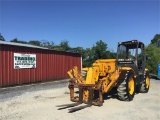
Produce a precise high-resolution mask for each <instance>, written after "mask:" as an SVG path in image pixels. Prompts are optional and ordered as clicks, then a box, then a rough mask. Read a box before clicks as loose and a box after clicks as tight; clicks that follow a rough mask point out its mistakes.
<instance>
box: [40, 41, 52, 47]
mask: <svg viewBox="0 0 160 120" xmlns="http://www.w3.org/2000/svg"><path fill="white" fill-rule="evenodd" d="M41 46H42V47H46V48H49V49H54V47H55V45H54V42H53V41H50V42H49V41H43V42H41Z"/></svg>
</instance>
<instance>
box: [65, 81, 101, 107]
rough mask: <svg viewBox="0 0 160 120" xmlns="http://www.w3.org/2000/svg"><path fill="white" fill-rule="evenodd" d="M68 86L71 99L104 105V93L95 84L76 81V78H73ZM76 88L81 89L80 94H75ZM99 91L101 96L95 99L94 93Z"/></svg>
mask: <svg viewBox="0 0 160 120" xmlns="http://www.w3.org/2000/svg"><path fill="white" fill-rule="evenodd" d="M68 88H69V90H70V100H71V101H73V102H78V103H85V104H88V105H89V106H91V105H96V106H102V104H103V95H102V90H101V88H100V87H97V86H96V85H95V84H83V83H76V82H75V80H73V79H71V80H70V81H69V85H68ZM74 88H78V89H79V96H74V93H75V91H74ZM95 91H99V92H98V93H99V98H98V99H95V96H94V93H95Z"/></svg>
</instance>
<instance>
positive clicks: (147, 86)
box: [146, 76, 149, 89]
mask: <svg viewBox="0 0 160 120" xmlns="http://www.w3.org/2000/svg"><path fill="white" fill-rule="evenodd" d="M146 88H147V89H148V88H149V77H148V76H147V77H146Z"/></svg>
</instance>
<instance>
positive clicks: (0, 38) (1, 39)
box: [0, 33, 5, 41]
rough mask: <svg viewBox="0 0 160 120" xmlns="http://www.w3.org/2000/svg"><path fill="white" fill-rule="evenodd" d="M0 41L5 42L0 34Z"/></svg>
mask: <svg viewBox="0 0 160 120" xmlns="http://www.w3.org/2000/svg"><path fill="white" fill-rule="evenodd" d="M0 41H5V39H4V37H3V36H2V35H1V33H0Z"/></svg>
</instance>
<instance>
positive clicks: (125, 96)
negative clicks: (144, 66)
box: [117, 71, 135, 101]
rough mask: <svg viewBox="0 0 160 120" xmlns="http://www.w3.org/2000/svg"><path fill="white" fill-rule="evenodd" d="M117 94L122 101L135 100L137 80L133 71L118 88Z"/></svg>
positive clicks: (127, 73)
mask: <svg viewBox="0 0 160 120" xmlns="http://www.w3.org/2000/svg"><path fill="white" fill-rule="evenodd" d="M117 93H118V97H119V99H120V100H123V101H131V100H133V98H134V94H135V80H134V77H133V73H132V72H131V71H127V72H126V75H125V78H124V80H123V81H122V83H120V85H119V86H118V88H117Z"/></svg>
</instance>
